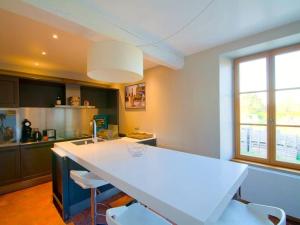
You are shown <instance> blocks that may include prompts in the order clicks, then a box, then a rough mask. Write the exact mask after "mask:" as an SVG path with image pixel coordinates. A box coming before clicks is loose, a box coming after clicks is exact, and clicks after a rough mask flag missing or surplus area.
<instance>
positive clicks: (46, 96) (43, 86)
mask: <svg viewBox="0 0 300 225" xmlns="http://www.w3.org/2000/svg"><path fill="white" fill-rule="evenodd" d="M19 90H20V106H21V107H53V106H54V105H55V102H56V98H57V96H60V97H61V101H62V105H64V104H65V103H66V90H65V84H62V83H56V82H49V81H40V80H30V79H20V88H19Z"/></svg>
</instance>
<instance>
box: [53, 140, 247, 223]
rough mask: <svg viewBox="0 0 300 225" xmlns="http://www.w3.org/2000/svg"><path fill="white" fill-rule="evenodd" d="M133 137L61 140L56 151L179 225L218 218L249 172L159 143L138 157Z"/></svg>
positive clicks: (237, 164)
mask: <svg viewBox="0 0 300 225" xmlns="http://www.w3.org/2000/svg"><path fill="white" fill-rule="evenodd" d="M134 140H136V139H134ZM131 141H133V140H130V139H128V138H123V139H119V140H113V141H106V142H99V143H97V144H90V145H82V146H76V145H74V144H72V143H71V142H60V143H55V146H54V150H55V151H60V152H63V153H65V154H66V155H67V156H68V157H69V158H71V159H72V160H74V161H76V162H77V163H79V164H80V165H82V166H83V167H85V168H86V169H88V170H90V171H92V172H93V173H95V174H97V175H98V176H99V177H102V178H103V179H104V180H106V181H108V182H110V183H111V184H112V185H114V186H115V187H117V188H119V189H120V190H122V191H124V192H125V193H127V194H129V195H131V196H132V197H133V198H135V199H137V200H138V201H140V202H142V203H144V204H145V205H147V206H148V207H150V208H152V209H153V210H155V211H157V212H159V213H160V214H162V215H163V216H165V217H166V218H168V219H170V220H171V221H173V222H175V223H177V224H178V225H206V224H209V222H212V221H215V220H216V219H218V217H219V216H220V215H221V214H222V212H223V211H224V209H225V208H226V207H227V205H228V203H229V202H230V200H231V198H232V197H233V195H234V194H235V193H236V191H237V190H238V188H239V187H240V186H241V184H242V182H243V180H244V179H245V178H246V176H247V165H244V164H239V163H234V162H229V161H223V160H218V159H213V158H208V157H203V156H199V155H193V154H188V153H183V152H178V151H174V150H168V149H163V148H158V147H152V146H145V147H144V148H145V150H144V154H143V155H142V156H140V157H134V156H132V154H131V153H130V151H128V146H132V145H139V144H136V143H132V142H131ZM137 141H138V140H137Z"/></svg>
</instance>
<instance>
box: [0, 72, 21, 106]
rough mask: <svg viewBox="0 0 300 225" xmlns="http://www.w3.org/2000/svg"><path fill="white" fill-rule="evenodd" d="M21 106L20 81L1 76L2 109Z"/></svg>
mask: <svg viewBox="0 0 300 225" xmlns="http://www.w3.org/2000/svg"><path fill="white" fill-rule="evenodd" d="M18 106H19V79H18V78H17V77H11V76H3V75H0V107H7V108H10V107H18Z"/></svg>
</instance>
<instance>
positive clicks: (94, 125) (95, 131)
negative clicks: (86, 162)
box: [92, 119, 98, 143]
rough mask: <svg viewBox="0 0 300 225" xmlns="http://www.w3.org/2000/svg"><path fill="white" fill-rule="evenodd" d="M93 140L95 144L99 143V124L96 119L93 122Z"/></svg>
mask: <svg viewBox="0 0 300 225" xmlns="http://www.w3.org/2000/svg"><path fill="white" fill-rule="evenodd" d="M92 139H93V142H94V143H97V142H98V139H97V123H96V120H95V119H94V120H93V135H92Z"/></svg>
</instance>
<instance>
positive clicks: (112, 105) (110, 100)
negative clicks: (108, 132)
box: [80, 86, 119, 124]
mask: <svg viewBox="0 0 300 225" xmlns="http://www.w3.org/2000/svg"><path fill="white" fill-rule="evenodd" d="M80 93H81V96H80V97H81V104H82V105H83V102H84V100H88V101H89V102H90V104H91V105H94V106H96V108H99V112H100V113H103V114H107V115H108V116H109V119H108V120H109V121H108V122H109V124H119V90H117V89H106V88H97V87H87V86H81V87H80Z"/></svg>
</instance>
